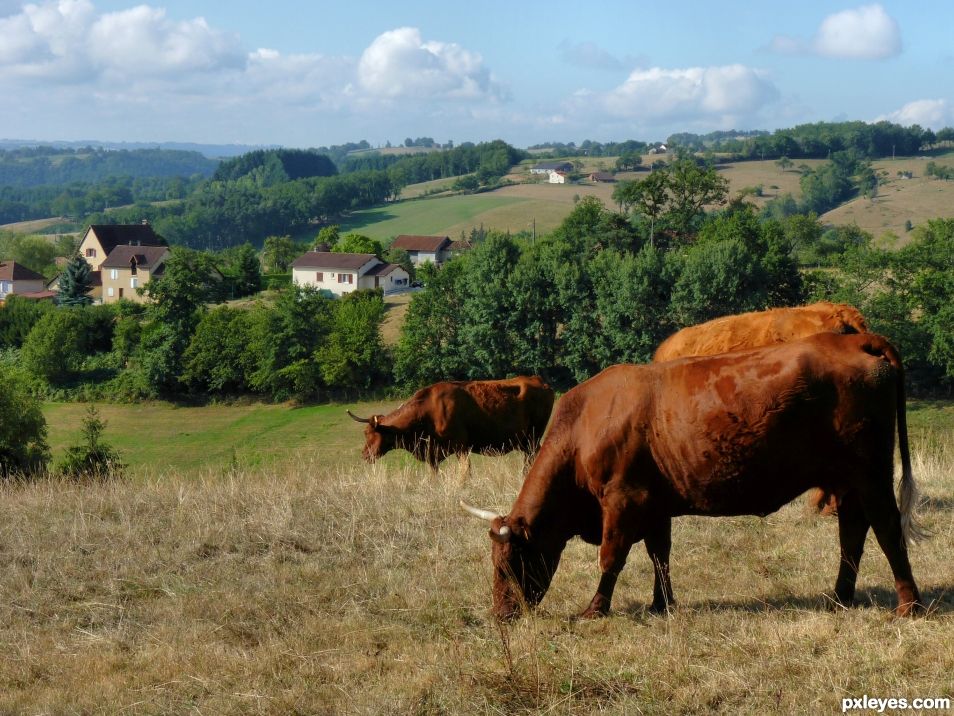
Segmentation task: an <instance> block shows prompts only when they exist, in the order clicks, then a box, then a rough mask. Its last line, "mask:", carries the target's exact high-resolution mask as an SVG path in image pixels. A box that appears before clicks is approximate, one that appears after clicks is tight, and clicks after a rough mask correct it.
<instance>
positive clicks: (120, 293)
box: [119, 288, 123, 298]
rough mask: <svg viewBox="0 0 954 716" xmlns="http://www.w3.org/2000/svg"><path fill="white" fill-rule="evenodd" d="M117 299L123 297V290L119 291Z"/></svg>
mask: <svg viewBox="0 0 954 716" xmlns="http://www.w3.org/2000/svg"><path fill="white" fill-rule="evenodd" d="M119 297H120V298H122V297H123V290H122V289H121V288H120V289H119Z"/></svg>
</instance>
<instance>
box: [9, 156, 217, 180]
mask: <svg viewBox="0 0 954 716" xmlns="http://www.w3.org/2000/svg"><path fill="white" fill-rule="evenodd" d="M218 164H219V163H218V161H216V160H214V159H209V158H208V157H206V156H204V155H202V154H200V153H199V152H187V151H183V150H174V149H105V148H101V147H100V148H96V147H82V148H79V149H72V148H66V147H59V148H57V147H46V146H44V147H19V148H17V149H6V150H0V186H12V187H32V186H61V185H64V184H71V183H73V182H101V181H103V180H105V179H109V178H111V177H132V178H134V179H136V178H145V177H190V176H193V175H196V174H198V175H200V176H203V177H208V176H211V175H212V173H213V172H214V171H215V169H216V167H217V166H218Z"/></svg>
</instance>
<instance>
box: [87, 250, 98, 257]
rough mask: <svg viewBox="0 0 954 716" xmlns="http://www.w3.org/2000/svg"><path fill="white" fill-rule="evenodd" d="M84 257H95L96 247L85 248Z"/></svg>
mask: <svg viewBox="0 0 954 716" xmlns="http://www.w3.org/2000/svg"><path fill="white" fill-rule="evenodd" d="M86 258H88V259H95V258H96V249H86Z"/></svg>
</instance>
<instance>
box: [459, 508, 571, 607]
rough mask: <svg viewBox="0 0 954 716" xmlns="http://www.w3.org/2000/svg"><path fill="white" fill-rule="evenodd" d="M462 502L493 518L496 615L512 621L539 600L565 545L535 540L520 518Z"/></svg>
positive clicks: (492, 537)
mask: <svg viewBox="0 0 954 716" xmlns="http://www.w3.org/2000/svg"><path fill="white" fill-rule="evenodd" d="M460 506H461V507H463V508H464V510H466V511H467V512H469V513H470V514H472V515H474V516H476V517H479V518H481V519H484V520H487V521H489V522H490V540H491V542H492V553H491V559H492V561H493V565H494V586H493V602H494V605H493V611H494V616H496V617H497V618H498V619H503V620H508V621H509V620H511V619H515V618H516V617H518V616H520V612H521V610H522V608H523V606H524V605H526V606H527V607H529V608H532V607H535V606H536V605H537V604H539V603H540V600H542V599H543V597H544V595H545V594H546V593H547V589H549V587H550V582H551V580H552V579H553V575H554V573H555V572H556V569H557V566H558V565H559V564H560V555H561V553H562V552H563V545H562V544H559V543H553V544H551V543H550V542H549V541H544V540H539V539H537V540H535V539H534V538H533V536H532V535H531V534H530V530H529V528H528V527H527V525H526V524H525V523H524V522H523V520H521V519H511V518H510V516H509V515H508V516H502V515H498V514H497V513H495V512H493V511H491V510H481V509H479V508H477V507H472V506H470V505H468V504H467V503H466V502H464V501H463V500H461V503H460ZM564 544H565V543H564Z"/></svg>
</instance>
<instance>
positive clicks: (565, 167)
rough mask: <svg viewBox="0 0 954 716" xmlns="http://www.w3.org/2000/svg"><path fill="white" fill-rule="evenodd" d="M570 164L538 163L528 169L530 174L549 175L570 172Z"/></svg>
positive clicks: (571, 168)
mask: <svg viewBox="0 0 954 716" xmlns="http://www.w3.org/2000/svg"><path fill="white" fill-rule="evenodd" d="M572 171H573V165H572V164H570V162H540V163H539V164H535V165H534V166H533V167H531V169H530V173H531V174H549V173H550V172H572Z"/></svg>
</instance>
